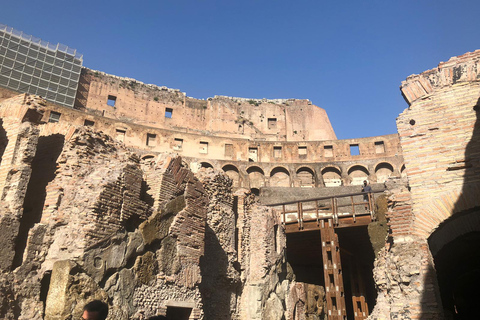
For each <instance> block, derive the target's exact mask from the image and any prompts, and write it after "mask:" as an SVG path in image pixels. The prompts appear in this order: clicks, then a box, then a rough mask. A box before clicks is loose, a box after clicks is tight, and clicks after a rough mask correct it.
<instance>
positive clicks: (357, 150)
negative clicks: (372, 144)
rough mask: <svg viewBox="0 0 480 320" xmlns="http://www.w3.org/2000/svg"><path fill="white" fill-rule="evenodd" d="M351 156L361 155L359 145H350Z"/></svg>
mask: <svg viewBox="0 0 480 320" xmlns="http://www.w3.org/2000/svg"><path fill="white" fill-rule="evenodd" d="M350 155H351V156H358V155H360V148H359V146H358V144H351V145H350Z"/></svg>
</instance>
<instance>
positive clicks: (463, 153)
mask: <svg viewBox="0 0 480 320" xmlns="http://www.w3.org/2000/svg"><path fill="white" fill-rule="evenodd" d="M479 67H480V51H475V52H471V53H467V54H464V55H462V56H458V57H454V58H451V59H450V60H449V61H447V62H442V63H440V64H439V65H438V67H437V68H435V69H432V70H428V71H426V72H424V73H422V74H420V75H412V76H410V77H408V78H407V80H406V81H404V82H402V86H401V90H402V94H403V95H404V97H405V100H406V101H407V102H408V104H409V108H408V109H406V110H405V111H404V112H403V113H402V114H400V116H399V117H398V118H397V127H398V132H399V136H400V143H401V147H402V149H403V157H404V160H405V167H406V173H407V177H408V184H406V185H404V186H399V188H397V189H396V190H395V189H393V190H392V192H393V195H392V196H391V197H390V210H389V211H390V212H388V213H387V218H389V226H390V229H391V236H392V238H391V240H392V241H391V242H390V243H389V244H388V245H387V246H386V248H385V250H383V251H382V252H381V253H380V255H379V256H378V257H377V261H376V264H375V270H374V275H375V280H376V283H377V287H378V289H379V295H378V299H377V305H376V306H375V310H374V313H373V314H372V316H371V318H372V319H375V318H382V317H385V318H387V319H388V318H391V319H393V318H403V319H417V318H419V317H422V318H428V319H442V318H443V316H444V315H443V309H442V302H441V299H440V296H439V289H438V283H437V278H436V273H435V265H434V260H433V256H432V253H433V254H435V253H436V252H438V251H439V250H440V247H441V246H442V245H444V244H445V243H447V242H448V241H451V240H452V239H454V238H455V237H456V236H458V235H460V234H461V232H469V231H474V230H475V228H477V229H478V227H476V226H475V223H473V222H472V223H471V225H469V226H468V227H466V228H465V229H466V230H460V228H458V229H455V232H451V233H450V234H449V236H448V237H449V239H445V238H444V239H442V241H443V242H442V243H435V246H434V248H433V251H432V247H429V244H428V243H427V239H428V238H429V236H430V235H431V234H432V232H433V231H435V230H436V228H437V227H438V226H439V225H440V224H442V222H444V221H445V220H447V219H448V218H449V217H451V216H455V215H456V214H458V213H461V212H464V211H466V210H468V209H471V208H475V207H478V206H480V202H479V201H480V200H479V199H480V185H479V177H480V162H479V160H478V159H479V157H478V155H479V154H480V144H479V133H478V132H479V131H478V130H479V121H478V114H479V110H480V107H479V105H480V82H479V80H480V74H479V72H480V68H479ZM452 276H453V275H452Z"/></svg>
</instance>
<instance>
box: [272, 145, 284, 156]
mask: <svg viewBox="0 0 480 320" xmlns="http://www.w3.org/2000/svg"><path fill="white" fill-rule="evenodd" d="M273 157H274V158H281V157H282V147H273Z"/></svg>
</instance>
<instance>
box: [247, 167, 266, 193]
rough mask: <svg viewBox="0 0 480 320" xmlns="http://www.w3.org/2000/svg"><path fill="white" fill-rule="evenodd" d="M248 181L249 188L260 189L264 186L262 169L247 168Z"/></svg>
mask: <svg viewBox="0 0 480 320" xmlns="http://www.w3.org/2000/svg"><path fill="white" fill-rule="evenodd" d="M247 174H248V180H249V182H250V188H257V189H258V188H260V187H263V186H264V185H265V173H264V172H263V170H262V168H260V167H258V166H251V167H248V168H247Z"/></svg>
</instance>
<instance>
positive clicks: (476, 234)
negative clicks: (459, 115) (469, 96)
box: [422, 98, 480, 320]
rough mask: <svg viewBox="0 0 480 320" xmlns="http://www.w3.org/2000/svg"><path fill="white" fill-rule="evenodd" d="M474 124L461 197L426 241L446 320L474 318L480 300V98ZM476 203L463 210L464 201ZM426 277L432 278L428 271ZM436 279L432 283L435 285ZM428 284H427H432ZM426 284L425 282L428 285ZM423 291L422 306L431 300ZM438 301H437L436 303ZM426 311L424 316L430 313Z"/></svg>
mask: <svg viewBox="0 0 480 320" xmlns="http://www.w3.org/2000/svg"><path fill="white" fill-rule="evenodd" d="M473 109H474V110H475V111H476V122H475V126H474V129H473V135H472V138H471V140H470V141H469V142H468V144H467V147H466V149H465V163H464V169H465V175H464V181H463V189H462V194H463V196H462V197H460V198H459V200H458V201H457V202H456V203H455V206H454V209H453V215H452V216H451V217H450V218H448V219H447V220H445V221H444V222H442V223H441V224H440V226H439V227H438V228H437V229H436V230H435V232H433V233H432V234H431V236H430V237H429V238H428V243H429V248H430V251H431V253H432V255H433V258H434V262H435V269H436V277H437V280H438V286H439V289H440V295H441V301H442V304H443V309H444V313H445V318H446V319H455V320H457V319H477V318H478V314H479V312H478V302H479V301H480V290H479V288H480V207H479V206H478V199H480V194H479V190H480V184H479V182H478V181H479V178H480V98H479V99H478V101H477V103H476V105H475V106H474V107H473ZM466 201H467V203H468V202H470V201H472V202H476V203H477V206H476V207H474V208H467V209H465V202H466ZM427 276H432V277H434V276H435V271H434V270H430V272H429V273H428V275H427ZM434 280H435V279H432V282H433V283H435V281H434ZM432 282H430V283H432ZM427 283H428V282H427ZM431 299H432V297H430V296H429V294H428V291H427V290H425V293H424V296H423V301H422V302H425V303H423V304H422V306H424V308H427V307H426V306H427V304H428V302H429V301H431ZM437 301H438V300H437ZM422 311H425V312H424V314H425V315H427V313H428V312H429V310H422Z"/></svg>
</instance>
